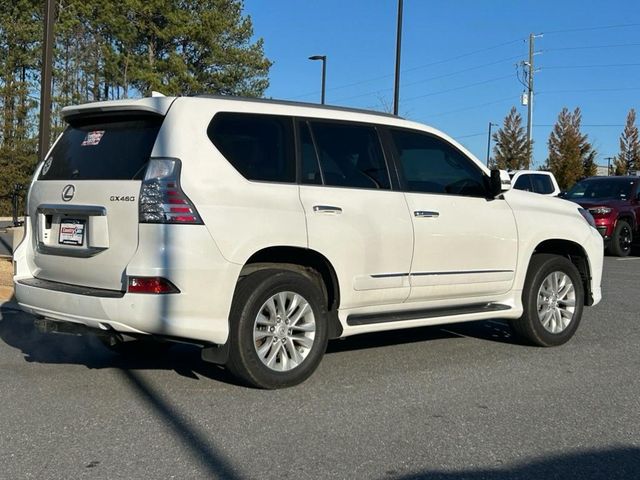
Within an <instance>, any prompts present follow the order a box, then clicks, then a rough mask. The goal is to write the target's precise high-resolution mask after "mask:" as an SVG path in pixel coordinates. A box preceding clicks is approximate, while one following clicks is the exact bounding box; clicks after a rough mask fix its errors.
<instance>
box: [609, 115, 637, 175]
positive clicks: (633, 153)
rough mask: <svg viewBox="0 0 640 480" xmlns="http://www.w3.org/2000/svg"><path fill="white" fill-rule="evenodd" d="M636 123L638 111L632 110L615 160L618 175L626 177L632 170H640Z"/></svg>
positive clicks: (621, 136)
mask: <svg viewBox="0 0 640 480" xmlns="http://www.w3.org/2000/svg"><path fill="white" fill-rule="evenodd" d="M635 123H636V111H635V110H634V109H633V108H632V109H631V110H629V113H628V114H627V123H626V125H625V127H624V130H623V131H622V135H620V153H619V154H618V155H616V157H615V159H614V160H613V164H614V167H615V173H616V175H626V174H628V173H629V171H630V170H638V169H640V139H639V138H638V127H636V125H635Z"/></svg>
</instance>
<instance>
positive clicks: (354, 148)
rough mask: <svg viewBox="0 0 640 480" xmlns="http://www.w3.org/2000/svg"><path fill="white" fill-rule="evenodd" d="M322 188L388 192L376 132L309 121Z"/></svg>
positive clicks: (388, 182)
mask: <svg viewBox="0 0 640 480" xmlns="http://www.w3.org/2000/svg"><path fill="white" fill-rule="evenodd" d="M309 123H310V125H311V130H312V132H313V137H314V140H315V145H316V149H317V153H318V157H319V160H320V168H321V169H322V177H323V179H324V184H325V185H331V186H337V187H351V188H375V189H384V190H389V189H390V188H391V181H390V179H389V171H388V169H387V164H386V162H385V159H384V155H383V152H382V146H381V144H380V139H379V138H378V132H377V131H376V129H375V128H374V127H372V126H368V125H353V124H347V123H334V122H324V121H310V122H309Z"/></svg>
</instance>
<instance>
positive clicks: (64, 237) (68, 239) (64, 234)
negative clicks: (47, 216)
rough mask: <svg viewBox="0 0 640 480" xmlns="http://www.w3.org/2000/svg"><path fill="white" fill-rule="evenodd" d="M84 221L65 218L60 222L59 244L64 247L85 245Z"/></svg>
mask: <svg viewBox="0 0 640 480" xmlns="http://www.w3.org/2000/svg"><path fill="white" fill-rule="evenodd" d="M84 227H85V221H84V220H77V219H73V218H65V219H63V220H61V221H60V234H59V235H58V243H60V244H62V245H82V244H83V243H84Z"/></svg>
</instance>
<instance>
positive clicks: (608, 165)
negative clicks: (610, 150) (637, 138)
mask: <svg viewBox="0 0 640 480" xmlns="http://www.w3.org/2000/svg"><path fill="white" fill-rule="evenodd" d="M613 159H614V157H605V160H606V161H607V177H608V176H609V175H611V160H613Z"/></svg>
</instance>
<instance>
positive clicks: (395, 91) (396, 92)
mask: <svg viewBox="0 0 640 480" xmlns="http://www.w3.org/2000/svg"><path fill="white" fill-rule="evenodd" d="M402 10H403V6H402V0H398V27H397V30H396V78H395V83H394V89H393V114H394V115H398V105H399V104H400V52H401V51H402Z"/></svg>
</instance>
